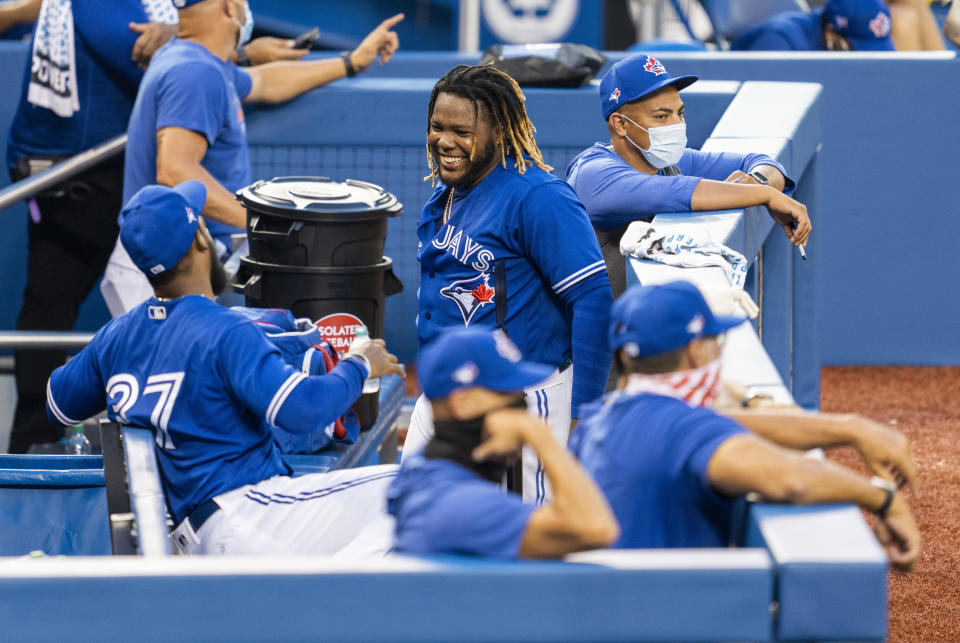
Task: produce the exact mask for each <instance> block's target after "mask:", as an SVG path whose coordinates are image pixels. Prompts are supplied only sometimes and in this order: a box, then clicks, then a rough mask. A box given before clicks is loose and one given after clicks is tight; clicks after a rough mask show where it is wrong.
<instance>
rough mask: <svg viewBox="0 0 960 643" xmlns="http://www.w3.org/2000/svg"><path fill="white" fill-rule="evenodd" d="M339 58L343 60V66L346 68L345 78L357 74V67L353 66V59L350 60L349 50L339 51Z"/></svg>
mask: <svg viewBox="0 0 960 643" xmlns="http://www.w3.org/2000/svg"><path fill="white" fill-rule="evenodd" d="M340 60H342V61H343V66H344V67H346V68H347V78H353V77H354V76H356V75H357V68H356V67H354V66H353V61H352V60H350V52H349V51H341V52H340Z"/></svg>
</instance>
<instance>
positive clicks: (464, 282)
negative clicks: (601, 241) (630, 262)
mask: <svg viewBox="0 0 960 643" xmlns="http://www.w3.org/2000/svg"><path fill="white" fill-rule="evenodd" d="M523 100H524V98H523V93H522V92H521V91H520V88H519V86H517V84H516V82H515V81H514V80H513V79H512V78H510V76H508V75H506V74H504V73H503V72H500V71H498V70H496V69H494V68H493V67H490V66H475V67H471V66H467V65H461V66H459V67H455V68H454V69H452V70H451V71H450V72H449V73H447V74H446V75H445V76H444V77H443V78H441V79H440V80H439V81H438V82H437V84H436V85H435V86H434V88H433V92H432V93H431V95H430V107H429V110H428V116H427V152H428V154H427V159H428V165H429V167H430V170H431V173H430V175H429V176H428V177H427V178H428V179H432V180H434V181H436V180H438V179H439V181H440V185H439V186H437V189H436V190H435V191H434V193H433V196H432V197H431V198H430V200H429V201H427V204H426V205H425V206H424V208H423V212H422V213H421V215H420V222H419V227H418V229H417V235H418V237H419V250H418V259H419V260H420V265H421V273H420V302H419V303H420V311H419V315H418V317H417V328H418V334H419V341H420V346H421V348H422V347H424V346H425V345H427V344H428V343H430V342H431V341H432V340H433V339H434V338H435V337H436V336H437V335H438V334H439V333H440V332H441V330H443V329H444V328H446V327H449V326H460V325H463V326H470V327H474V326H481V327H486V328H499V329H501V330H502V331H503V332H505V333H506V334H508V335H509V337H510V339H512V340H513V341H514V343H516V345H517V346H518V347H519V348H520V350H521V351H522V352H523V354H524V355H526V356H527V357H528V358H529V359H530V360H532V361H535V362H539V363H542V364H549V365H551V366H553V367H554V368H555V369H556V370H555V371H554V372H553V373H552V374H551V375H550V377H548V378H547V379H546V380H545V381H543V382H540V383H539V384H537V385H535V386H533V387H531V388H528V389H527V391H526V392H527V404H528V408H529V410H530V411H531V412H532V413H534V414H535V415H539V416H540V417H543V418H544V419H545V420H546V421H547V422H548V424H550V426H551V429H552V431H553V434H554V436H555V437H556V438H557V439H558V440H559V441H560V443H561V444H566V441H567V437H568V434H569V430H570V426H571V417H572V418H576V417H577V412H578V409H579V406H580V405H581V404H582V403H584V402H588V401H590V400H592V399H595V398H597V397H599V396H600V394H601V393H602V392H603V385H604V381H605V379H606V375H607V370H608V368H609V365H610V355H609V353H608V352H607V350H606V347H605V346H604V341H603V337H602V333H601V332H598V329H602V328H604V327H605V326H606V320H607V316H608V314H609V310H610V306H611V304H612V298H611V295H610V285H609V281H608V280H607V274H606V270H605V269H604V264H603V258H602V256H601V254H600V248H599V246H598V244H597V242H596V238H595V236H594V234H593V231H592V230H591V227H590V222H589V220H588V218H587V213H586V212H585V211H584V209H583V206H582V205H581V204H580V202H579V201H578V200H577V197H576V195H575V194H574V193H573V190H571V189H570V186H568V185H567V184H566V183H564V182H563V181H561V180H560V179H558V178H557V177H555V176H554V175H552V174H550V170H551V168H550V166H548V165H546V164H545V163H544V161H543V156H542V155H541V153H540V150H539V149H538V148H537V143H536V141H535V140H534V137H533V131H534V128H533V124H532V123H531V122H530V119H529V118H528V117H527V113H526V110H525V108H524V104H523ZM571 363H572V367H571ZM432 435H433V421H432V417H431V415H430V407H429V404H428V403H427V402H426V401H425V400H424V399H423V398H421V399H420V400H418V402H417V406H416V408H415V410H414V414H413V417H412V418H411V421H410V432H409V434H408V436H407V443H406V446H405V448H404V453H405V454H410V453H412V452H415V451H419V450H421V449H422V448H423V445H425V444H426V442H427V441H428V440H429V439H430V437H431V436H432ZM523 464H524V473H523V491H524V494H523V495H524V499H526V500H528V501H534V502H543V501H544V499H545V498H547V497H549V484H548V482H547V480H546V479H545V477H544V472H543V467H542V466H541V464H540V462H539V461H538V460H537V458H536V455H535V454H534V453H533V452H532V451H525V452H524V461H523Z"/></svg>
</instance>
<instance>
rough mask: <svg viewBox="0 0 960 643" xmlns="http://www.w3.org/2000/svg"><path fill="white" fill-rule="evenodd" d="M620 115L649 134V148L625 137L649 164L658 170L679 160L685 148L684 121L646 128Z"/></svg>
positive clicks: (685, 133)
mask: <svg viewBox="0 0 960 643" xmlns="http://www.w3.org/2000/svg"><path fill="white" fill-rule="evenodd" d="M620 116H623V118H624V119H625V120H628V121H630V122H631V123H633V124H634V125H636V126H637V127H639V128H640V129H642V130H643V131H644V132H646V133H647V134H648V135H649V136H650V148H649V149H646V150H645V149H643V148H642V147H640V146H639V145H637V144H636V143H634V142H633V139H631V138H630V137H629V136H626V137H625V138H626V139H627V140H628V141H630V143H632V144H633V146H634V147H635V148H637V149H638V150H640V153H641V154H643V158H645V159H647V162H648V163H649V164H650V165H652V166H653V167H655V168H657V169H658V170H662V169H663V168H665V167H670V166H671V165H676V164H677V163H678V162H679V161H680V158H681V157H682V156H683V151H684V150H685V149H686V148H687V124H686V123H677V124H676V125H662V126H660V127H651V128H650V129H647V128H646V127H641V126H640V125H637V124H636V123H634V122H633V121H632V120H630V119H629V118H627V117H626V116H624V115H623V114H620Z"/></svg>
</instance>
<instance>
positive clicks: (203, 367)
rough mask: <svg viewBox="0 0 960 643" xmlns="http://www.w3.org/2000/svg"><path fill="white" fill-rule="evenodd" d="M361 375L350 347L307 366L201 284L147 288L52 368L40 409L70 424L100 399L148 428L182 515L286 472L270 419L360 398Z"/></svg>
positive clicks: (325, 417) (322, 412)
mask: <svg viewBox="0 0 960 643" xmlns="http://www.w3.org/2000/svg"><path fill="white" fill-rule="evenodd" d="M366 375H367V372H366V368H365V367H364V366H363V365H362V364H361V363H360V361H359V360H357V359H356V358H350V359H346V360H343V361H341V362H340V364H339V365H338V366H337V367H336V368H335V369H334V370H333V371H332V372H331V373H330V374H328V375H325V376H322V377H308V376H307V375H306V374H303V373H301V372H300V371H298V370H297V369H294V368H293V367H291V366H290V365H288V364H287V363H286V362H285V361H284V359H283V358H282V357H281V355H280V352H279V351H278V350H277V348H276V347H275V346H273V345H272V344H271V343H270V342H269V341H267V339H266V338H265V337H264V334H263V332H261V331H260V329H258V328H257V327H256V325H255V324H254V322H253V321H251V320H250V319H248V318H247V317H245V316H244V315H243V314H241V313H239V312H235V311H232V310H230V309H227V308H224V307H222V306H220V305H218V304H216V303H215V302H212V301H210V300H208V299H206V298H205V297H202V296H199V295H193V296H187V297H180V298H178V299H174V300H171V301H163V302H161V301H158V300H157V299H150V300H148V301H146V302H144V303H143V304H141V305H140V306H138V307H136V308H134V309H133V310H131V311H130V312H129V313H127V314H125V315H122V316H120V317H117V318H115V319H113V320H111V321H110V322H108V323H107V324H106V325H105V326H104V327H103V328H102V329H100V331H99V332H98V333H97V334H96V336H95V337H94V338H93V341H92V342H91V343H90V345H89V346H87V347H86V348H85V349H84V350H82V351H81V352H80V354H79V355H77V356H76V357H75V358H74V359H73V360H71V361H70V362H68V363H67V364H66V365H64V366H61V367H60V368H58V369H57V370H56V371H54V372H53V374H52V375H51V376H50V380H49V382H48V385H47V415H48V416H49V417H50V419H51V420H52V421H55V422H59V423H61V424H64V425H71V424H76V423H78V422H80V421H82V420H83V419H85V418H87V417H90V416H92V415H95V414H96V413H99V412H100V411H102V410H103V409H104V408H107V411H108V413H109V415H110V417H111V419H114V420H117V421H120V422H121V423H124V424H129V425H133V426H141V427H147V428H152V429H154V431H155V435H156V443H157V447H158V449H157V459H158V461H159V465H160V473H161V476H162V478H163V486H164V492H165V494H166V498H167V504H168V507H169V509H170V512H171V513H172V514H173V516H174V519H175V520H176V521H177V522H179V521H181V520H183V518H184V517H185V516H187V515H189V514H190V512H191V511H192V510H193V509H194V508H195V507H196V506H197V505H199V504H200V503H202V502H204V501H206V500H208V499H209V498H212V497H214V496H216V495H218V494H220V493H223V492H226V491H230V490H231V489H235V488H237V487H240V486H242V485H245V484H254V483H257V482H260V481H262V480H265V479H267V478H270V477H273V476H278V475H286V474H288V473H289V469H288V468H287V466H286V465H285V464H284V462H283V460H282V459H281V458H280V454H279V452H278V450H277V447H276V445H275V442H274V437H273V433H272V432H271V430H270V426H280V427H283V428H284V429H286V430H287V431H291V432H308V431H315V430H317V428H318V427H324V426H326V425H328V424H330V423H331V422H333V421H334V420H335V419H336V418H337V417H338V416H339V415H341V414H342V413H343V412H344V411H345V410H346V409H347V407H348V406H349V405H350V404H351V403H352V402H353V401H355V400H356V399H357V397H359V395H360V388H361V386H362V383H363V379H364V378H365V377H366ZM264 419H265V420H266V424H265V423H264V422H263V420H264Z"/></svg>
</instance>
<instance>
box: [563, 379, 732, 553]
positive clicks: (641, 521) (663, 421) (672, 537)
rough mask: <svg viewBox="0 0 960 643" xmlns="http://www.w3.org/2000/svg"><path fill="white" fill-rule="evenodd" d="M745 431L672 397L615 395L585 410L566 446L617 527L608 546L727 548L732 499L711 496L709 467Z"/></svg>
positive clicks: (707, 411) (709, 411)
mask: <svg viewBox="0 0 960 643" xmlns="http://www.w3.org/2000/svg"><path fill="white" fill-rule="evenodd" d="M745 431H746V429H744V428H743V427H741V426H740V425H739V424H737V423H736V422H734V421H733V420H731V419H729V418H725V417H723V416H721V415H718V414H716V413H714V412H713V411H712V410H710V409H707V408H691V407H690V406H688V405H687V404H686V403H684V402H683V401H681V400H677V399H674V398H672V397H665V396H662V395H654V394H650V393H640V394H636V395H627V394H622V393H613V394H611V395H609V396H607V398H605V399H604V400H600V401H597V402H595V403H593V404H590V405H588V406H586V407H584V411H583V414H582V419H581V421H580V424H579V425H578V426H577V430H576V431H575V432H574V434H573V435H572V436H571V438H570V444H569V446H570V449H571V451H573V453H574V455H575V456H576V457H577V458H578V459H579V460H580V463H581V464H582V465H583V468H584V469H585V470H586V471H587V472H588V473H589V474H590V475H591V477H593V479H594V480H595V481H596V482H597V485H598V486H599V487H600V489H601V491H603V495H604V496H606V498H607V500H608V501H609V502H610V507H611V508H612V509H613V512H614V514H615V515H616V517H617V522H619V523H620V539H619V540H617V542H616V543H614V544H613V545H612V546H613V547H620V548H634V547H725V546H727V545H728V544H729V542H730V535H731V534H730V529H731V514H732V513H733V510H734V507H735V505H736V500H734V499H732V498H729V497H727V496H724V495H722V494H720V493H718V492H717V491H715V490H714V489H713V487H712V486H711V484H710V481H709V480H708V479H707V465H708V464H709V463H710V458H712V457H713V454H714V452H715V451H716V450H717V448H718V447H719V446H720V445H721V444H723V443H724V442H725V441H726V440H727V439H729V438H731V437H733V436H735V435H740V434H741V433H744V432H745Z"/></svg>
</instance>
